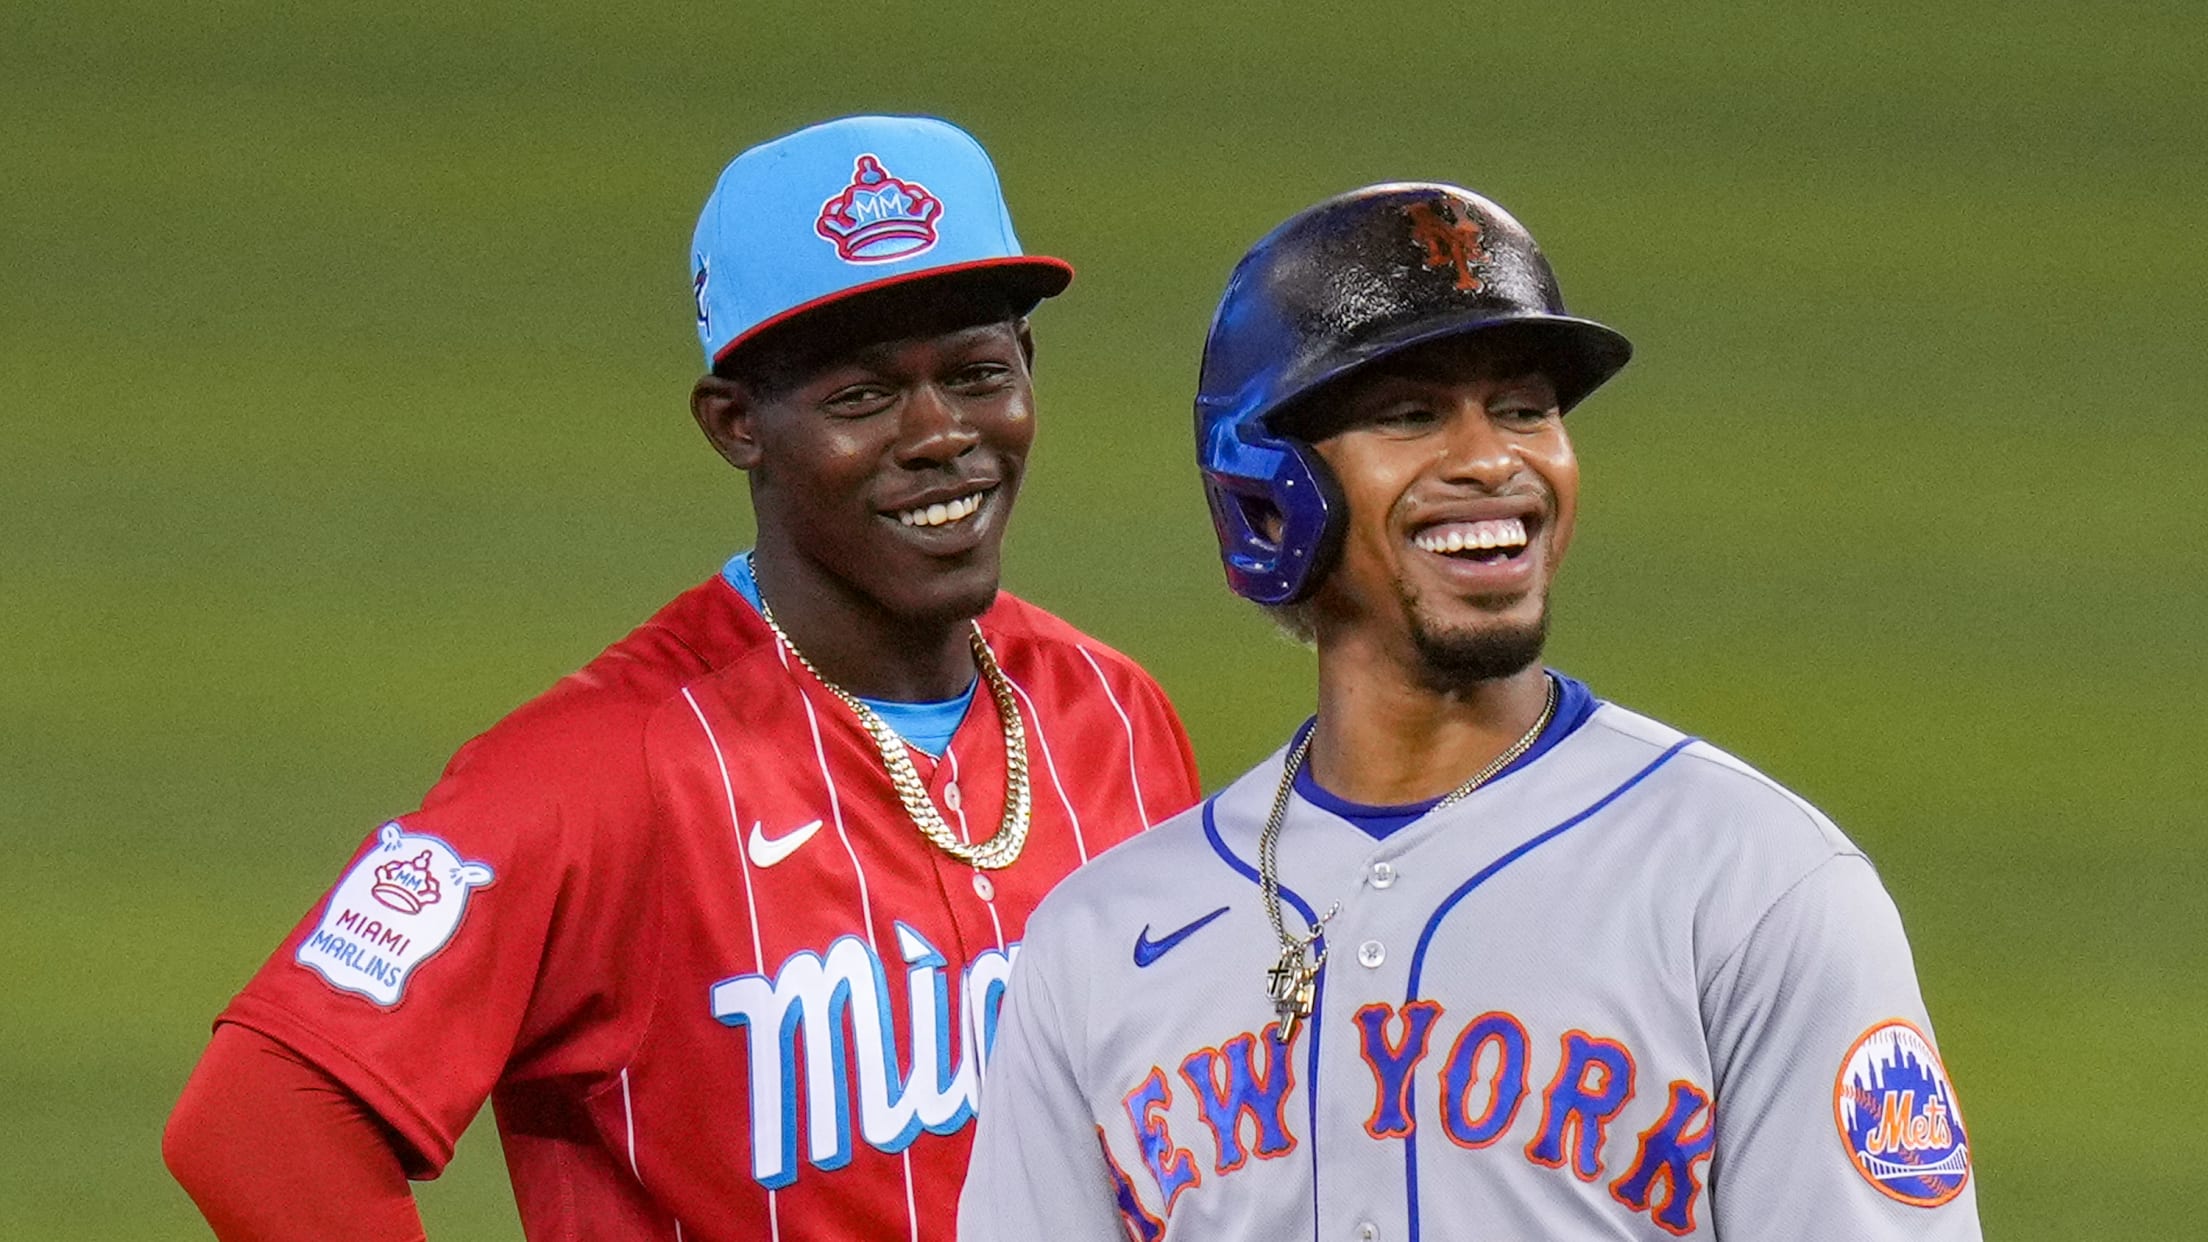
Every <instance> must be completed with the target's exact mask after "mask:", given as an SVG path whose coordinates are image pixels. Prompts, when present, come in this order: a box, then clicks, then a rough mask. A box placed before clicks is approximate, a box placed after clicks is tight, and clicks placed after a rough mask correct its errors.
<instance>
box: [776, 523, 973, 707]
mask: <svg viewBox="0 0 2208 1242" xmlns="http://www.w3.org/2000/svg"><path fill="white" fill-rule="evenodd" d="M751 569H752V573H753V575H754V576H755V577H756V578H757V579H758V581H759V594H760V597H761V598H762V599H764V600H765V601H766V605H767V607H768V608H770V609H772V610H773V612H774V620H775V624H776V625H779V626H780V627H781V628H782V632H783V633H784V634H787V635H789V638H790V641H791V642H792V643H793V644H795V645H796V647H797V649H798V650H799V651H802V652H804V653H805V658H806V659H807V660H809V661H811V662H812V665H813V667H814V668H816V669H818V670H820V675H821V676H822V677H824V678H826V679H828V680H829V681H832V682H834V683H835V684H836V685H838V686H840V687H842V688H843V689H844V690H846V691H848V692H849V693H851V694H856V695H860V696H863V697H865V698H870V699H885V700H889V701H892V702H904V703H918V702H927V701H930V700H935V699H948V698H955V697H956V696H958V695H960V694H963V693H965V690H966V687H968V686H970V685H972V684H973V681H974V674H975V670H974V653H973V648H972V647H971V646H970V645H969V644H968V635H969V634H971V633H972V628H971V625H970V621H971V618H966V617H928V618H914V617H907V616H900V615H898V614H895V613H892V612H890V611H888V610H887V609H885V608H883V607H882V606H881V604H880V603H878V602H877V601H875V600H874V599H872V598H871V597H869V596H867V595H865V594H863V593H861V592H859V591H857V590H855V589H853V588H852V586H851V584H850V583H848V582H845V581H844V580H843V579H842V578H839V577H837V576H835V575H833V574H830V573H828V572H826V571H825V570H823V569H822V568H821V567H819V566H818V565H815V564H813V563H812V562H810V561H808V560H806V559H805V558H804V557H802V556H799V555H798V554H796V553H795V552H794V551H792V550H790V549H788V548H787V547H784V546H782V545H780V544H779V543H778V542H775V541H771V540H770V539H769V537H768V535H767V533H766V532H765V531H761V532H760V538H759V545H758V547H757V548H756V549H755V550H754V551H753V553H752V558H751Z"/></svg>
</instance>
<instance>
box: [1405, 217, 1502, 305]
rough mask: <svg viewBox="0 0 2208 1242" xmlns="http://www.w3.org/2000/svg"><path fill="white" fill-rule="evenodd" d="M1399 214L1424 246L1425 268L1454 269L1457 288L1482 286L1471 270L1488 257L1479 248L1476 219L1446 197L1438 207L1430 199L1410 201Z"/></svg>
mask: <svg viewBox="0 0 2208 1242" xmlns="http://www.w3.org/2000/svg"><path fill="white" fill-rule="evenodd" d="M1444 213H1446V214H1444ZM1403 215H1404V217H1405V218H1407V219H1408V220H1410V222H1411V240H1412V241H1415V242H1417V243H1418V244H1420V245H1422V246H1424V247H1426V267H1427V269H1428V270H1429V271H1431V270H1436V269H1439V268H1444V267H1453V268H1455V269H1457V288H1458V289H1460V290H1462V291H1464V292H1466V293H1478V292H1479V291H1480V290H1481V289H1482V288H1483V287H1484V286H1482V284H1481V283H1480V277H1479V273H1478V272H1477V271H1475V270H1474V269H1475V268H1477V267H1478V266H1479V265H1480V264H1482V263H1485V262H1487V258H1488V255H1487V251H1485V250H1483V249H1481V248H1480V222H1479V221H1478V220H1475V219H1473V218H1472V217H1471V216H1469V215H1467V214H1465V211H1464V209H1463V208H1462V207H1460V206H1458V205H1457V204H1456V203H1454V202H1448V201H1445V202H1444V203H1443V204H1442V206H1441V207H1440V209H1439V210H1436V208H1435V206H1434V204H1432V203H1413V204H1411V205H1410V206H1409V207H1406V208H1404V209H1403Z"/></svg>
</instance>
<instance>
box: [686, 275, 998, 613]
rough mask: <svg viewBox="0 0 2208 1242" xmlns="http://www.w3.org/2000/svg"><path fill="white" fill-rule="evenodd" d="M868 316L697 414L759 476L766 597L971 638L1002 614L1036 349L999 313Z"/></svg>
mask: <svg viewBox="0 0 2208 1242" xmlns="http://www.w3.org/2000/svg"><path fill="white" fill-rule="evenodd" d="M866 310H867V313H865V314H864V315H862V316H860V317H858V318H853V317H851V316H845V317H843V318H842V319H841V320H840V321H838V322H830V323H826V324H822V323H814V324H811V325H808V327H807V335H806V336H805V337H802V338H796V339H794V340H791V341H788V342H787V343H786V344H785V345H784V346H783V347H780V348H777V349H774V350H771V351H766V352H763V353H761V354H759V355H757V356H754V357H752V358H750V359H747V360H742V364H741V365H739V366H738V367H737V368H735V370H734V371H733V372H732V373H730V374H727V375H719V376H708V377H707V378H706V379H704V380H701V381H700V382H699V385H698V389H697V392H696V394H695V395H694V397H693V402H692V405H693V408H694V410H695V411H696V413H697V415H698V420H699V424H700V425H701V426H702V427H704V428H705V430H706V434H707V436H708V438H709V439H711V440H712V441H713V442H714V445H715V447H717V448H719V449H720V451H721V453H722V455H723V456H724V457H726V458H727V459H728V460H729V461H730V462H731V463H733V464H734V465H736V466H737V467H738V468H739V469H742V470H744V471H745V472H746V473H747V474H748V475H749V476H750V482H751V495H752V506H753V510H754V512H755V514H756V516H757V519H758V527H759V550H758V560H759V565H760V571H761V578H762V583H763V585H765V586H768V587H771V589H772V591H773V593H774V595H775V596H776V597H778V598H779V599H785V600H787V601H788V607H787V609H786V610H787V611H791V612H795V611H797V609H798V607H799V600H798V598H797V597H799V596H801V595H802V596H803V597H805V599H804V603H805V605H806V606H807V607H808V608H810V606H812V605H814V604H816V603H818V604H825V605H826V606H829V607H840V608H845V609H857V610H859V611H860V612H861V613H863V614H865V615H867V616H869V617H871V618H872V619H875V620H878V621H880V622H882V623H883V624H886V625H890V626H893V627H912V626H939V625H942V624H946V623H951V622H958V621H963V620H964V619H966V618H968V617H972V616H975V615H978V614H979V613H980V612H982V611H983V610H984V609H986V608H987V607H988V606H989V604H990V603H991V601H992V600H994V599H995V597H996V592H997V581H998V575H999V562H1000V555H999V554H1000V549H1001V546H1002V543H1003V539H1004V530H1005V524H1006V522H1007V521H1008V519H1009V518H1010V516H1011V512H1012V503H1013V499H1014V497H1015V496H1017V494H1018V492H1019V487H1020V481H1021V478H1022V476H1023V474H1024V473H1025V469H1026V462H1027V451H1028V446H1029V444H1030V443H1031V442H1032V441H1033V439H1034V435H1035V419H1034V399H1033V390H1032V386H1031V381H1030V375H1029V370H1028V365H1029V360H1030V357H1031V355H1032V348H1033V347H1032V343H1031V341H1030V338H1029V337H1028V334H1027V330H1026V325H1025V323H1024V321H1021V320H1019V319H1017V318H1014V317H1011V316H1010V315H1008V314H1007V313H1006V312H1004V310H1003V309H1002V308H1001V306H996V305H990V304H983V305H980V306H975V305H966V304H962V302H961V300H960V299H957V298H951V297H944V296H942V295H941V293H940V291H938V293H937V295H936V296H935V297H933V298H930V299H929V300H928V301H926V302H924V303H923V302H919V301H915V300H913V299H911V298H906V299H901V300H898V301H896V302H892V303H888V304H880V303H877V304H876V305H873V306H872V307H870V308H866ZM770 566H771V572H770ZM774 602H777V600H776V599H770V603H774ZM778 606H779V605H778Z"/></svg>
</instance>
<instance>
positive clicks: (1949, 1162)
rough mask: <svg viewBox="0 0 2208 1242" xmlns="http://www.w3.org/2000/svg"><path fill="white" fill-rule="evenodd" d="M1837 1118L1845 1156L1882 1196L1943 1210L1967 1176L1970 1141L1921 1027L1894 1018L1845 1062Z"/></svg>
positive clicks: (1865, 1037)
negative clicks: (1942, 1207) (1965, 1134)
mask: <svg viewBox="0 0 2208 1242" xmlns="http://www.w3.org/2000/svg"><path fill="white" fill-rule="evenodd" d="M1832 1109H1833V1120H1834V1121H1835V1122H1836V1123H1837V1124H1838V1125H1839V1128H1840V1141H1841V1142H1842V1143H1844V1144H1846V1145H1847V1150H1848V1158H1849V1160H1850V1161H1851V1162H1852V1163H1853V1164H1854V1165H1855V1170H1856V1172H1858V1173H1861V1174H1862V1175H1863V1179H1864V1180H1865V1181H1867V1182H1869V1183H1870V1184H1871V1185H1872V1187H1874V1188H1875V1189H1876V1190H1877V1191H1878V1192H1879V1193H1880V1194H1882V1195H1885V1196H1886V1197H1888V1198H1890V1199H1898V1200H1900V1201H1901V1202H1903V1203H1908V1204H1912V1205H1914V1206H1916V1207H1938V1206H1939V1205H1941V1204H1943V1203H1946V1202H1947V1201H1948V1200H1950V1199H1953V1198H1954V1197H1955V1196H1957V1195H1959V1194H1961V1193H1963V1186H1964V1185H1965V1184H1966V1183H1968V1182H1969V1181H1970V1142H1969V1140H1968V1139H1967V1138H1966V1137H1965V1136H1964V1134H1963V1115H1962V1112H1961V1111H1960V1110H1959V1109H1958V1108H1957V1107H1956V1104H1955V1085H1954V1084H1953V1083H1952V1082H1950V1081H1949V1080H1948V1077H1947V1068H1946V1067H1945V1066H1943V1065H1941V1064H1940V1054H1939V1053H1938V1052H1936V1051H1934V1050H1933V1047H1932V1041H1931V1040H1929V1039H1927V1038H1925V1035H1924V1032H1922V1031H1920V1030H1918V1029H1917V1028H1916V1027H1915V1026H1913V1025H1911V1024H1910V1023H1908V1022H1905V1021H1903V1020H1901V1019H1899V1018H1889V1019H1887V1020H1886V1021H1884V1022H1881V1023H1879V1024H1878V1025H1876V1026H1874V1027H1872V1028H1871V1029H1870V1030H1867V1031H1865V1032H1863V1034H1862V1036H1861V1037H1860V1038H1858V1039H1857V1040H1856V1041H1855V1046H1854V1047H1852V1048H1849V1049H1848V1055H1847V1056H1846V1057H1844V1058H1842V1059H1841V1062H1840V1074H1839V1077H1838V1078H1837V1079H1835V1080H1834V1082H1833V1087H1832Z"/></svg>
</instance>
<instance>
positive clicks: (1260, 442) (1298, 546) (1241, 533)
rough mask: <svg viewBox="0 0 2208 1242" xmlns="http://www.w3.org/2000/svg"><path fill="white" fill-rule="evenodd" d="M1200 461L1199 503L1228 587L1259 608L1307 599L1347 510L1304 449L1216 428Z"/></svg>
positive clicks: (1330, 556)
mask: <svg viewBox="0 0 2208 1242" xmlns="http://www.w3.org/2000/svg"><path fill="white" fill-rule="evenodd" d="M1207 430H1209V431H1210V432H1211V435H1210V436H1209V437H1208V438H1207V439H1206V441H1205V443H1204V446H1203V449H1202V451H1201V453H1200V461H1201V465H1202V474H1203V480H1204V499H1205V500H1206V501H1208V502H1209V503H1210V506H1211V520H1212V525H1213V527H1214V528H1215V529H1216V530H1217V532H1218V535H1219V551H1220V555H1221V559H1222V560H1223V561H1225V563H1226V569H1227V582H1228V584H1229V585H1230V586H1232V587H1233V588H1234V590H1235V593H1236V594H1238V595H1241V596H1243V597H1245V598H1247V599H1250V600H1253V601H1255V602H1257V603H1260V604H1266V605H1276V604H1290V603H1294V602H1295V601H1297V600H1300V599H1303V598H1305V597H1306V596H1308V595H1309V594H1310V593H1311V591H1312V589H1313V588H1315V587H1316V586H1317V585H1318V582H1319V579H1320V578H1321V577H1323V576H1324V575H1325V573H1326V571H1327V569H1328V568H1329V567H1330V566H1331V565H1332V564H1333V561H1334V558H1335V556H1336V554H1337V553H1338V552H1339V550H1340V547H1341V542H1342V532H1341V527H1342V525H1343V523H1344V521H1345V519H1344V517H1343V515H1344V513H1345V512H1346V509H1345V507H1344V505H1343V502H1342V490H1341V486H1340V485H1339V484H1338V483H1336V482H1335V479H1334V472H1333V471H1331V470H1329V469H1327V465H1326V462H1325V460H1324V459H1322V458H1321V457H1320V456H1319V455H1318V453H1317V451H1315V450H1314V449H1312V448H1311V447H1310V446H1309V445H1307V444H1304V443H1302V442H1300V441H1297V440H1291V439H1287V438H1285V437H1281V436H1275V435H1272V434H1269V433H1268V432H1266V431H1265V430H1264V429H1263V427H1262V426H1237V425H1236V424H1234V423H1232V422H1227V421H1224V420H1220V421H1217V422H1214V423H1212V424H1211V425H1210V426H1209V428H1208V429H1207Z"/></svg>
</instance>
